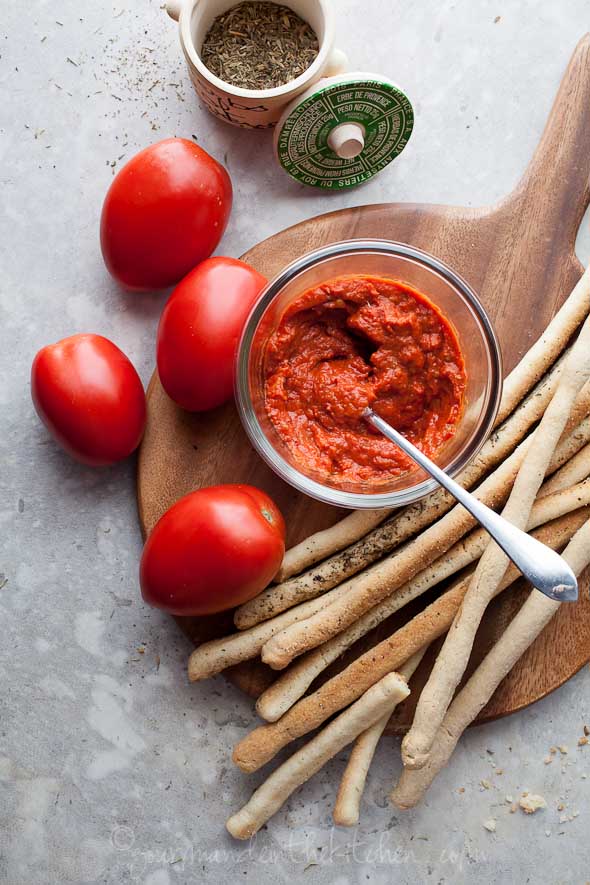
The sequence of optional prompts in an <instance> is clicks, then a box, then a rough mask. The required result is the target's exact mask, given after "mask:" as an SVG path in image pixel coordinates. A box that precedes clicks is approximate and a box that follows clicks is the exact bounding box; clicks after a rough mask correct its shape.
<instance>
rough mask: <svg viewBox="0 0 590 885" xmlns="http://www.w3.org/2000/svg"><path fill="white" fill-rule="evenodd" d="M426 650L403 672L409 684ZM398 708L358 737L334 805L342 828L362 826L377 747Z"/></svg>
mask: <svg viewBox="0 0 590 885" xmlns="http://www.w3.org/2000/svg"><path fill="white" fill-rule="evenodd" d="M425 653H426V649H425V648H424V649H422V650H421V651H419V652H416V654H415V655H412V657H411V658H410V659H409V660H408V661H406V663H405V664H404V665H403V667H400V669H399V675H400V676H402V677H403V678H404V679H405V680H406V682H409V681H410V678H411V677H412V675H413V673H414V671H415V670H416V669H417V668H418V665H419V664H420V661H421V660H422V658H423V657H424V655H425ZM397 705H398V701H397V700H396V701H395V702H394V703H393V704H392V705H391V706H390V707H389V709H388V710H387V711H386V712H385V714H384V715H383V716H382V717H381V719H379V720H378V721H377V722H376V723H375V724H374V725H372V726H371V727H370V728H368V729H367V730H366V731H363V732H362V733H361V734H359V736H358V737H357V739H356V741H355V744H354V746H353V748H352V751H351V753H350V758H349V760H348V762H347V765H346V768H345V769H344V774H343V775H342V778H341V780H340V786H339V788H338V795H337V796H336V803H335V805H334V813H333V817H334V823H335V824H336V825H337V826H340V827H354V826H355V825H356V824H358V822H359V814H360V805H361V798H362V795H363V791H364V789H365V783H366V780H367V775H368V773H369V768H370V767H371V762H372V761H373V756H374V755H375V750H376V749H377V744H378V743H379V739H380V737H381V735H382V734H383V732H384V731H385V728H386V726H387V723H388V722H389V719H390V717H391V714H392V713H393V711H394V710H395V708H396V707H397Z"/></svg>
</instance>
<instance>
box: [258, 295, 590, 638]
mask: <svg viewBox="0 0 590 885" xmlns="http://www.w3.org/2000/svg"><path fill="white" fill-rule="evenodd" d="M589 311H590V295H589V293H588V289H587V286H586V285H585V284H584V283H583V282H582V281H581V280H580V282H579V283H578V285H577V286H576V287H575V288H574V290H573V291H572V293H571V295H570V296H569V298H568V300H567V301H566V302H565V304H564V305H563V307H562V308H561V309H560V310H559V311H558V313H557V314H556V315H555V316H554V318H553V319H552V321H551V322H550V323H549V325H548V326H547V328H546V329H545V332H544V333H543V334H542V335H541V337H540V338H539V340H538V341H537V342H535V344H534V345H533V346H532V347H531V348H530V350H529V351H528V352H527V353H526V354H525V355H524V357H523V358H522V360H521V361H520V363H518V365H517V366H516V367H515V368H514V369H513V370H512V372H511V373H510V374H509V375H508V377H507V378H506V379H505V381H504V386H503V391H502V400H501V402H500V408H499V410H498V415H497V417H496V422H495V425H494V426H495V427H498V426H499V425H500V424H501V423H502V422H503V421H504V420H505V419H506V418H507V417H508V415H510V413H511V412H513V411H514V410H515V409H516V408H517V406H518V405H519V403H520V402H521V400H523V399H524V397H525V395H526V394H527V393H528V392H529V391H530V390H531V388H532V387H533V386H534V385H535V384H536V383H537V381H539V380H540V379H541V378H542V376H543V375H544V374H545V373H546V372H547V370H548V369H549V367H550V366H551V364H552V363H553V362H554V361H555V360H556V358H557V357H558V356H559V354H560V353H561V352H562V351H563V350H564V345H565V344H566V343H567V341H569V339H570V338H571V336H572V335H573V334H574V332H575V330H576V328H577V327H578V326H579V325H580V324H581V323H582V322H583V320H584V318H585V317H586V315H587V314H588V312H589ZM584 392H585V397H586V400H587V401H588V402H590V385H588V386H587V388H586V389H585V391H584ZM586 414H588V411H586V412H584V411H583V410H582V413H578V415H577V416H576V415H572V424H571V425H570V428H568V429H571V428H572V427H575V426H576V424H577V423H578V422H579V420H581V419H582V418H583V417H585V415H586ZM460 482H461V483H463V480H462V478H460ZM372 512H373V513H376V512H378V511H372ZM346 520H350V522H348V523H347V525H346V526H342V527H343V529H344V531H343V536H344V533H345V532H346V534H347V537H348V538H349V540H348V541H347V542H346V543H341V542H340V541H341V539H340V536H339V534H338V526H335V527H334V529H333V530H328V531H329V532H330V533H331V534H330V535H329V536H328V535H327V534H326V533H324V532H320V533H318V535H312V536H311V537H310V538H308V539H307V541H304V542H302V544H298V545H297V547H294V548H293V549H292V551H287V553H286V554H285V560H284V562H283V566H282V567H281V570H280V571H279V574H278V576H277V580H278V581H285V580H287V578H288V577H291V576H292V575H295V574H298V573H299V572H301V571H303V569H304V568H308V567H309V566H310V565H313V564H314V563H315V562H318V561H319V560H320V559H323V558H324V557H326V556H329V555H330V554H332V553H335V552H336V551H338V550H342V549H343V548H344V547H345V546H348V544H351V543H352V541H353V540H357V539H359V538H361V537H362V535H363V534H365V531H363V521H362V520H359V522H358V528H359V531H362V534H359V535H357V536H356V537H355V536H354V534H353V533H352V527H353V525H354V524H355V521H353V520H352V519H351V517H346ZM346 520H343V521H342V522H343V523H344V522H345V521H346ZM338 525H342V523H339V524H338ZM375 525H378V523H375ZM322 535H323V536H324V537H320V536H322ZM316 538H317V542H316V540H315V539H316ZM316 543H317V548H316ZM332 544H333V546H331V545H332ZM246 626H250V625H249V624H248V625H246Z"/></svg>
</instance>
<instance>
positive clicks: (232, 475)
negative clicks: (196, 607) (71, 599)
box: [137, 35, 590, 732]
mask: <svg viewBox="0 0 590 885" xmlns="http://www.w3.org/2000/svg"><path fill="white" fill-rule="evenodd" d="M539 75H540V76H541V75H542V71H540V72H539ZM498 100H500V96H498ZM526 125H527V122H526V107H525V108H523V118H522V126H523V127H524V126H526ZM515 134H516V135H518V133H515ZM589 200H590V35H587V36H586V37H584V38H583V39H582V40H581V41H580V43H579V44H578V46H577V48H576V50H575V52H574V55H573V57H572V59H571V61H570V64H569V66H568V68H567V71H566V73H565V75H564V78H563V81H562V83H561V86H560V89H559V92H558V95H557V98H556V100H555V103H554V106H553V109H552V111H551V115H550V117H549V120H548V122H547V125H546V128H545V131H544V133H543V135H542V138H541V141H540V144H539V147H538V149H537V151H536V153H535V155H534V157H533V159H532V161H531V163H530V165H529V167H528V169H527V170H526V172H525V174H524V176H523V178H522V180H521V181H520V183H519V184H518V186H517V187H516V189H515V190H514V191H513V192H512V193H511V194H510V195H509V196H508V197H506V198H505V199H504V200H501V201H500V202H499V203H498V204H496V205H494V206H487V207H484V208H480V209H472V208H464V207H460V206H435V205H426V204H409V203H386V204H383V205H374V206H359V207H357V208H354V209H344V210H340V211H337V212H331V213H329V214H327V215H321V216H319V217H316V218H311V219H309V220H308V221H304V222H302V223H301V224H297V225H295V226H294V227H291V228H288V229H287V230H284V231H281V232H280V233H278V234H275V236H272V237H270V238H269V239H267V240H265V241H264V242H262V243H259V244H258V245H257V246H254V247H253V248H252V249H250V250H249V251H248V252H246V254H245V255H244V256H243V258H244V260H245V261H247V262H249V263H250V264H252V265H254V267H256V268H257V269H258V270H259V271H260V272H261V273H263V274H265V275H266V276H267V277H273V276H274V275H275V274H276V273H277V272H278V271H280V270H281V269H282V268H283V267H284V266H285V265H286V264H287V263H288V262H290V261H292V260H293V259H295V258H297V257H299V256H300V255H302V254H303V253H305V252H308V251H310V250H311V249H315V248H317V247H319V246H322V245H324V244H325V243H331V242H335V241H337V240H345V239H350V238H354V237H378V238H385V239H391V240H398V241H402V242H405V243H410V244H412V245H413V246H417V247H419V248H421V249H425V250H426V251H428V252H431V253H432V254H433V255H435V256H436V257H438V258H441V259H442V260H443V261H445V262H447V263H448V264H449V265H451V267H453V268H454V269H455V270H457V271H458V272H459V273H460V274H461V275H462V276H463V277H465V278H466V279H467V281H468V282H469V283H470V284H471V285H472V287H473V288H474V289H475V291H476V292H478V293H479V295H480V298H481V300H482V302H483V304H484V305H485V307H486V309H487V311H488V313H489V314H490V316H491V318H492V320H493V322H494V324H495V327H496V331H497V333H498V335H499V338H500V341H501V344H502V352H503V357H504V364H505V371H506V372H509V371H510V370H511V369H512V367H513V366H514V365H515V364H516V363H517V362H518V360H519V359H520V358H521V357H522V355H523V354H524V353H525V351H526V350H527V349H528V348H529V347H530V345H531V344H532V343H533V341H534V340H535V339H536V338H537V337H538V336H539V335H540V333H541V332H542V331H543V329H544V328H545V326H546V325H547V324H548V322H549V321H550V319H551V317H552V316H553V315H554V313H555V312H556V310H557V309H558V308H559V306H560V305H561V304H562V302H563V301H564V299H565V298H566V296H567V295H568V294H569V292H570V291H571V289H572V288H573V286H574V284H575V282H576V280H577V279H578V278H579V276H580V274H581V266H580V264H579V262H578V260H577V259H576V257H575V255H574V243H575V239H576V234H577V231H578V228H579V225H580V221H581V219H582V216H583V213H584V211H585V209H586V207H587V205H588V202H589ZM227 482H246V483H252V484H253V485H256V486H259V487H261V488H263V489H265V490H266V491H267V492H268V493H269V494H270V495H271V496H272V497H273V498H274V499H275V500H276V502H277V503H278V505H279V506H280V508H281V510H282V512H283V513H284V515H285V519H286V523H287V526H288V538H287V543H288V546H291V545H292V544H295V543H297V542H298V541H300V540H301V539H302V538H304V537H305V536H307V535H309V534H310V533H311V532H313V531H316V530H317V529H321V528H324V527H326V526H328V525H330V524H332V523H334V522H335V521H336V520H337V519H339V518H340V516H341V512H339V511H337V510H336V509H334V508H331V507H328V506H327V505H323V504H320V503H317V502H314V501H312V500H310V499H309V498H306V497H304V496H303V495H301V494H299V493H298V492H295V491H294V490H293V489H291V488H290V487H289V486H287V485H285V484H284V483H283V482H282V481H280V480H279V479H278V478H277V477H276V476H275V475H274V474H273V473H272V472H271V471H270V470H269V468H267V467H266V465H265V464H264V463H263V462H262V461H261V460H260V458H259V457H258V456H257V455H256V453H255V452H254V450H253V449H252V448H251V447H250V444H249V443H248V440H247V438H246V436H245V434H244V432H243V430H242V427H241V425H240V422H239V419H238V416H237V413H236V411H235V409H234V406H233V404H229V405H227V406H225V407H223V408H220V409H218V410H216V411H214V412H210V413H208V414H188V413H186V412H183V411H181V410H180V409H179V408H177V407H176V406H175V405H174V404H173V403H172V402H171V401H170V400H169V399H168V397H167V396H166V394H165V393H164V392H163V390H162V387H161V385H160V382H159V380H158V377H157V374H156V373H154V376H153V377H152V380H151V383H150V385H149V389H148V425H147V430H146V434H145V438H144V441H143V444H142V447H141V451H140V455H139V465H138V479H137V497H138V504H139V518H140V522H141V527H142V531H143V532H144V535H145V534H147V533H148V532H149V531H150V530H151V528H152V527H153V526H154V524H155V523H156V521H157V520H158V518H159V517H160V516H161V515H162V513H163V512H164V511H165V510H166V509H167V508H168V507H170V505H171V504H173V503H174V502H175V501H176V500H177V499H178V498H180V497H181V496H182V495H184V494H186V493H187V492H189V491H191V490H192V489H196V488H199V487H200V486H206V485H212V484H216V483H227ZM581 588H582V592H581V598H580V600H579V602H577V603H576V604H575V605H567V604H566V605H564V606H563V607H562V608H561V610H560V612H559V613H558V615H557V617H556V618H554V620H553V621H552V622H551V624H550V625H549V626H548V627H547V629H546V630H545V632H544V633H543V634H542V636H540V637H539V639H538V640H537V642H535V643H534V645H533V646H532V647H531V648H530V649H529V651H528V652H527V653H526V654H525V655H524V657H523V658H522V659H521V660H520V661H519V663H518V664H517V665H516V667H515V668H514V669H513V670H512V672H511V673H510V674H509V676H508V677H507V678H506V679H505V680H504V682H503V683H502V684H501V685H500V687H499V689H498V691H497V692H496V694H495V695H494V697H493V698H492V699H491V701H490V703H489V704H488V705H487V707H486V708H485V709H484V710H483V711H482V714H481V715H480V717H479V721H482V720H488V719H492V718H495V717H498V716H502V715H505V714H507V713H511V712H513V711H515V710H519V709H521V708H522V707H524V706H526V705H527V704H530V703H532V702H533V701H535V700H538V699H539V698H541V697H543V696H544V695H546V694H547V693H548V692H550V691H552V690H553V689H555V688H557V687H558V686H559V685H561V684H562V683H563V682H565V681H566V680H567V679H568V678H569V677H570V676H572V675H573V674H574V673H575V672H577V670H578V669H579V668H580V667H582V666H583V665H584V664H585V663H586V662H587V661H588V660H589V659H590V601H589V598H588V580H587V576H586V577H585V578H584V579H583V580H582V582H581ZM525 596H526V589H525V588H520V590H518V589H517V590H515V591H510V592H507V593H505V594H503V595H502V596H501V597H500V598H499V599H498V600H496V601H495V603H494V604H493V606H492V607H491V608H490V610H489V612H488V614H487V615H486V619H485V623H484V624H483V625H482V628H481V630H480V632H479V634H478V638H477V642H476V647H475V650H474V655H473V659H472V662H471V664H472V666H473V665H475V663H476V662H477V661H478V660H480V659H481V657H482V655H483V654H485V652H486V651H487V650H488V648H489V647H490V645H491V643H492V642H493V641H495V639H496V638H497V637H498V636H499V635H500V634H501V632H502V630H503V629H504V627H505V625H506V624H507V623H508V621H509V620H510V618H511V617H512V616H513V614H514V613H515V611H516V610H517V609H518V607H519V606H520V604H521V603H522V601H523V599H524V597H525ZM418 602H419V604H420V605H423V604H424V601H423V600H422V601H420V600H419V601H418ZM414 610H415V609H414ZM412 612H413V610H411V609H409V608H408V610H406V609H404V610H403V611H402V612H400V613H398V616H399V617H402V618H403V619H407V617H408V616H409V614H411V613H412ZM178 620H179V622H180V625H181V627H182V629H183V630H184V631H185V632H186V633H187V634H188V635H189V636H190V637H191V638H193V639H194V641H195V642H197V643H198V642H199V641H202V640H203V639H204V638H210V637H213V636H220V635H224V634H225V633H227V632H230V631H231V629H232V622H231V616H228V615H222V616H215V617H213V618H204V619H178ZM391 629H392V626H391V623H386V624H384V625H382V626H381V628H380V630H379V631H378V632H377V634H376V635H375V636H373V637H372V641H373V642H374V641H375V638H379V637H381V638H382V637H383V636H384V635H387V634H388V633H389V632H391ZM365 647H366V646H365ZM340 666H341V664H340ZM430 666H432V656H431V658H430V660H429V661H425V662H423V665H422V667H421V669H420V671H419V672H418V673H417V674H416V675H415V677H414V678H415V683H414V684H416V687H418V685H419V684H420V683H421V682H423V681H424V679H425V678H426V675H427V673H428V668H429V667H430ZM228 675H229V677H230V679H231V680H232V681H233V682H234V683H236V684H237V685H239V686H240V687H241V688H242V689H244V690H245V691H247V692H248V693H249V694H251V695H256V694H258V693H259V692H260V691H261V689H262V687H264V686H265V685H267V684H268V683H269V681H271V680H272V678H273V674H272V671H270V670H268V669H267V668H266V667H264V666H263V665H262V664H261V663H260V662H249V663H247V664H245V665H243V666H239V667H237V668H234V669H233V670H232V671H231V672H230V673H229V674H228ZM413 696H414V697H417V693H416V692H414V693H413ZM409 721H411V705H410V704H409V702H408V703H406V704H404V705H402V706H401V707H400V708H399V711H398V713H397V715H396V717H395V719H394V720H393V721H392V722H391V723H390V730H391V731H393V732H401V731H404V730H405V729H406V728H407V726H408V724H409Z"/></svg>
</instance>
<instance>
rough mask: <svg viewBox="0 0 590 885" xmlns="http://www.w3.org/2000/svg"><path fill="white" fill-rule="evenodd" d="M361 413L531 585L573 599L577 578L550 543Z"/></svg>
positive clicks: (547, 593) (553, 595) (391, 430)
mask: <svg viewBox="0 0 590 885" xmlns="http://www.w3.org/2000/svg"><path fill="white" fill-rule="evenodd" d="M364 417H365V418H366V419H367V421H369V422H370V423H371V424H372V425H373V427H375V428H376V429H377V430H379V431H380V432H381V433H382V434H383V436H386V437H387V438H388V439H390V440H391V441H392V442H394V443H395V444H396V445H397V446H399V448H400V449H402V451H404V452H405V453H406V455H409V456H410V458H412V460H413V461H415V462H416V464H419V465H420V467H422V469H423V470H425V471H426V472H427V473H429V474H430V476H432V477H433V479H435V480H436V481H437V482H438V483H439V484H440V485H441V486H443V488H445V489H446V490H447V492H450V493H451V495H453V497H454V498H456V499H457V501H459V503H460V504H462V505H463V507H465V509H466V510H468V511H469V513H471V515H472V516H474V517H475V519H476V520H477V521H478V522H479V523H480V524H481V525H482V526H483V527H484V528H485V529H486V531H487V532H489V534H490V535H491V536H492V538H493V539H494V541H495V542H496V543H497V544H498V545H499V546H500V547H501V548H502V550H503V551H504V553H505V554H506V556H508V557H509V558H510V559H511V560H512V562H513V563H514V564H515V565H516V566H517V568H518V569H519V570H520V571H521V572H522V574H523V575H524V576H525V578H527V580H529V581H530V582H531V584H532V585H533V587H536V588H537V590H540V591H541V593H544V594H545V596H548V597H549V599H554V600H556V601H557V602H575V601H576V599H577V598H578V582H577V580H576V576H575V575H574V573H573V571H572V570H571V568H570V567H569V565H568V564H567V563H566V561H565V560H564V559H563V558H562V557H561V556H560V555H559V554H558V553H556V552H555V551H554V550H551V548H550V547H546V546H545V544H541V542H540V541H537V540H536V539H535V538H532V537H531V536H530V535H527V533H526V532H523V531H521V529H519V528H517V527H516V526H515V525H512V523H510V522H508V520H507V519H504V517H502V516H500V515H499V514H498V513H496V512H495V511H494V510H490V508H489V507H486V505H485V504H482V502H481V501H478V499H477V498H476V497H475V496H474V495H472V494H470V492H468V491H466V489H464V488H462V486H460V485H459V484H458V483H456V482H455V480H454V479H451V477H450V476H447V474H446V473H445V472H444V470H441V469H440V467H437V466H436V464H434V462H432V461H431V460H430V458H427V457H426V455H424V454H423V453H422V452H421V451H420V449H417V448H416V446H415V445H413V444H412V443H411V442H409V440H407V439H406V438H405V436H402V434H401V433H399V432H398V431H397V430H394V428H393V427H391V425H390V424H388V423H387V421H384V420H383V418H380V417H379V415H376V414H375V412H373V410H372V409H365V412H364Z"/></svg>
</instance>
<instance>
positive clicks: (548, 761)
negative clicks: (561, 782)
mask: <svg viewBox="0 0 590 885" xmlns="http://www.w3.org/2000/svg"><path fill="white" fill-rule="evenodd" d="M543 762H544V763H545V765H551V763H552V762H553V756H545V758H544V759H543Z"/></svg>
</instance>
